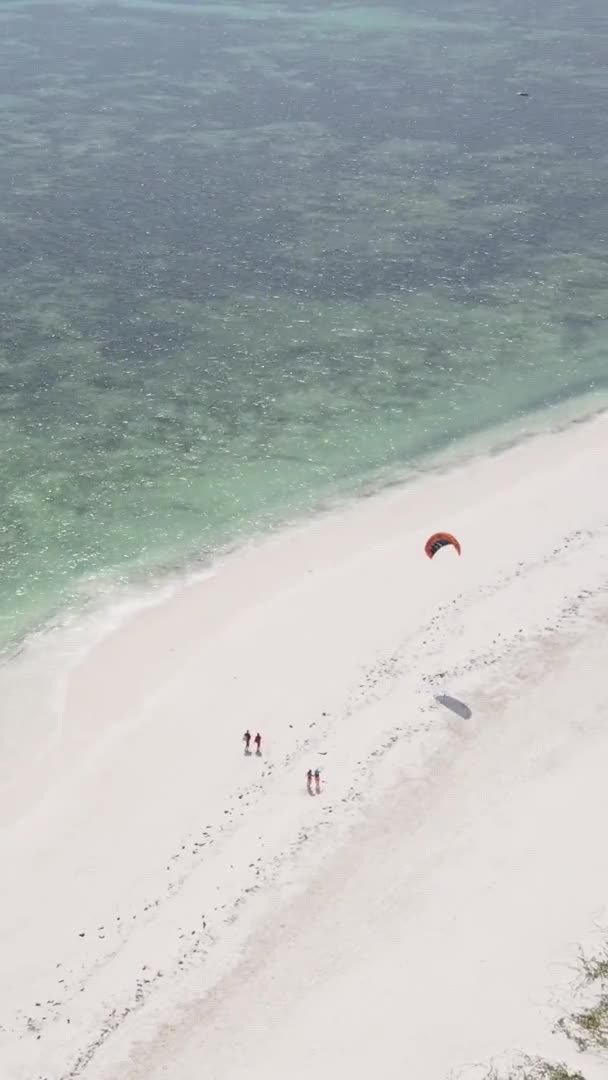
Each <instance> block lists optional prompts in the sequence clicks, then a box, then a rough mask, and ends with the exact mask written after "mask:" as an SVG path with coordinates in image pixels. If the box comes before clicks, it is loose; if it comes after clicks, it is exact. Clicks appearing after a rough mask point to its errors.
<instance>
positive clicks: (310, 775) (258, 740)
mask: <svg viewBox="0 0 608 1080" xmlns="http://www.w3.org/2000/svg"><path fill="white" fill-rule="evenodd" d="M243 742H244V743H245V753H246V754H250V753H251V749H250V747H251V732H250V730H249V728H247V731H246V732H245V734H244V735H243ZM253 743H254V746H255V752H256V755H257V757H260V756H261V753H262V736H261V735H260V733H259V731H258V733H257V735H256V737H255V739H254V740H253ZM313 780H314V782H315V790H314V791H313V789H312V782H313ZM306 790H307V791H308V794H309V795H320V794H321V773H320V772H319V770H318V769H315V771H314V772H313V771H312V769H309V770H308V772H307V773H306Z"/></svg>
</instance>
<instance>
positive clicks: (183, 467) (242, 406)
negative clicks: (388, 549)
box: [0, 0, 608, 645]
mask: <svg viewBox="0 0 608 1080" xmlns="http://www.w3.org/2000/svg"><path fill="white" fill-rule="evenodd" d="M506 9H508V10H506ZM606 55H608V16H607V14H606V11H605V6H604V4H603V3H601V4H600V3H599V0H581V3H580V4H578V5H577V8H576V11H574V10H573V9H572V7H571V5H569V4H567V3H565V2H564V3H562V2H560V0H556V3H554V4H553V5H551V7H550V10H546V11H545V10H543V12H542V14H541V12H540V11H539V10H537V5H531V4H530V3H529V0H526V2H524V0H521V2H519V0H513V2H512V3H510V4H508V5H505V4H504V3H502V2H499V0H479V2H477V0H471V2H468V3H466V4H464V5H459V7H458V13H457V14H455V13H454V6H453V4H450V3H448V0H443V2H437V3H435V2H432V3H431V4H430V5H429V4H422V3H420V4H416V3H413V2H410V0H408V2H399V3H398V2H395V3H387V4H385V5H383V4H374V5H365V4H349V3H336V4H327V3H326V2H325V0H323V2H321V0H300V2H297V3H296V2H295V0H288V2H283V3H274V2H270V0H265V2H260V3H255V2H251V3H248V4H246V5H243V4H239V3H226V4H218V3H215V4H213V3H210V4H206V3H197V4H194V3H186V2H180V3H171V2H170V0H166V2H159V0H157V2H146V0H129V2H128V3H121V2H117V3H105V2H96V0H88V2H85V0H74V2H67V0H66V2H60V3H53V2H52V0H47V2H46V3H31V2H23V0H22V2H19V0H10V2H8V3H5V4H4V5H3V7H2V9H1V11H0V104H1V105H2V108H1V110H0V128H1V131H2V138H3V145H4V147H5V153H4V155H3V156H2V159H1V160H0V230H1V236H2V248H1V258H0V273H1V276H2V283H1V284H2V304H1V311H0V448H1V452H2V470H1V476H0V480H1V485H2V498H1V501H0V558H1V560H2V571H3V572H2V576H1V579H0V645H1V644H5V645H6V644H8V643H9V642H14V641H15V640H16V639H18V638H19V637H20V636H22V635H23V634H24V633H25V632H26V631H27V630H28V629H29V628H30V627H32V626H33V625H36V624H37V623H39V622H40V621H41V620H44V619H45V618H47V617H48V616H49V615H50V614H51V613H53V612H55V611H56V610H57V609H61V608H62V607H63V606H65V605H68V604H73V603H75V602H81V601H82V597H83V596H84V595H94V594H95V592H96V590H97V589H102V588H103V587H105V586H106V585H107V584H108V583H110V584H111V583H113V582H116V581H122V580H132V579H134V578H138V577H140V578H141V577H142V576H143V577H145V576H146V575H147V574H150V573H157V572H159V571H160V570H162V569H163V568H166V567H168V566H171V567H174V566H176V565H179V564H180V563H186V562H187V561H188V560H190V559H193V558H197V557H199V556H201V555H203V556H204V555H208V554H210V553H212V552H213V551H214V550H216V549H217V548H218V547H219V546H220V545H222V544H224V543H227V542H231V541H234V540H238V538H239V537H244V536H247V535H249V534H250V533H251V532H252V531H254V530H258V529H261V528H265V527H267V526H268V525H270V524H271V523H275V522H276V521H280V520H282V519H284V518H285V517H287V516H289V515H292V514H294V513H302V512H306V511H308V510H310V509H313V508H314V507H316V506H317V505H318V504H319V502H320V501H321V500H323V499H324V498H325V497H326V496H327V495H328V494H335V493H337V492H340V491H345V490H349V491H352V490H356V488H357V484H358V483H359V482H362V481H365V482H370V481H373V480H374V477H376V478H377V479H378V482H381V481H382V480H384V479H386V477H387V476H388V475H390V474H391V472H392V471H394V472H396V473H399V472H402V471H403V470H404V469H405V468H407V467H408V466H411V465H414V464H416V465H418V466H419V465H420V463H421V462H423V461H424V460H425V456H427V455H429V454H432V453H434V452H435V451H436V450H438V449H441V448H445V447H447V448H451V447H453V448H457V447H458V445H459V441H460V440H462V439H464V438H466V437H467V436H469V435H471V434H472V433H474V432H476V431H479V430H482V429H487V430H488V431H491V429H493V428H494V427H495V426H496V425H497V424H499V423H503V422H505V421H508V420H509V419H512V418H514V417H518V416H524V415H525V414H526V413H528V412H529V411H530V410H531V409H539V408H542V407H543V406H549V405H554V404H556V403H559V402H563V401H565V400H567V399H569V398H575V397H577V396H579V395H583V394H587V393H588V392H589V391H595V392H596V394H598V395H601V393H602V392H603V391H604V390H605V389H607V388H608V363H607V352H606V340H607V333H606V318H607V317H608V314H607V313H608V304H607V300H608V281H607V276H606V271H607V259H608V253H607V251H606V231H605V221H606V216H605V190H606V182H607V180H608V154H607V151H606V147H607V146H608V138H607V136H608V113H607V111H606V109H605V99H606V90H607V89H608V75H607V74H606V69H605V63H604V61H605V56H606ZM520 92H526V93H527V94H528V95H529V96H528V97H523V96H520ZM548 415H550V414H548Z"/></svg>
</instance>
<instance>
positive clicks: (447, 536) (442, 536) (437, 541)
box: [424, 532, 460, 559]
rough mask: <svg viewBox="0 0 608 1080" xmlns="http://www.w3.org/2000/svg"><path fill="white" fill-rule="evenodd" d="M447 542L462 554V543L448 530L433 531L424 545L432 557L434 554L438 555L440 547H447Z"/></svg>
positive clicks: (430, 557)
mask: <svg viewBox="0 0 608 1080" xmlns="http://www.w3.org/2000/svg"><path fill="white" fill-rule="evenodd" d="M447 544H451V545H452V547H455V548H456V551H457V552H458V554H459V555H460V544H459V542H458V540H457V539H456V537H455V536H452V534H451V533H446V532H438V533H433V535H432V536H429V538H428V540H427V542H426V544H425V545H424V550H425V551H426V553H427V555H428V557H429V559H432V558H433V555H436V554H437V552H438V551H439V548H442V547H446V545H447Z"/></svg>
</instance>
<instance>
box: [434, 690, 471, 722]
mask: <svg viewBox="0 0 608 1080" xmlns="http://www.w3.org/2000/svg"><path fill="white" fill-rule="evenodd" d="M435 701H437V702H438V704H439V705H445V707H446V709H449V710H450V712H453V713H456V716H461V717H462V719H463V720H470V719H471V717H472V715H473V713H472V712H471V710H470V709H469V706H468V705H465V703H464V701H459V700H458V698H455V697H450V695H449V694H435Z"/></svg>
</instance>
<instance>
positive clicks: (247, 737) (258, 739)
mask: <svg viewBox="0 0 608 1080" xmlns="http://www.w3.org/2000/svg"><path fill="white" fill-rule="evenodd" d="M243 742H244V743H245V753H246V754H250V753H251V750H250V749H249V746H250V743H251V732H250V730H249V728H247V731H246V732H245V734H244V735H243ZM253 742H254V745H255V752H256V754H257V756H258V757H259V756H260V754H261V753H262V736H261V735H260V733H259V731H258V733H257V735H256V737H255V739H254V740H253Z"/></svg>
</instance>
